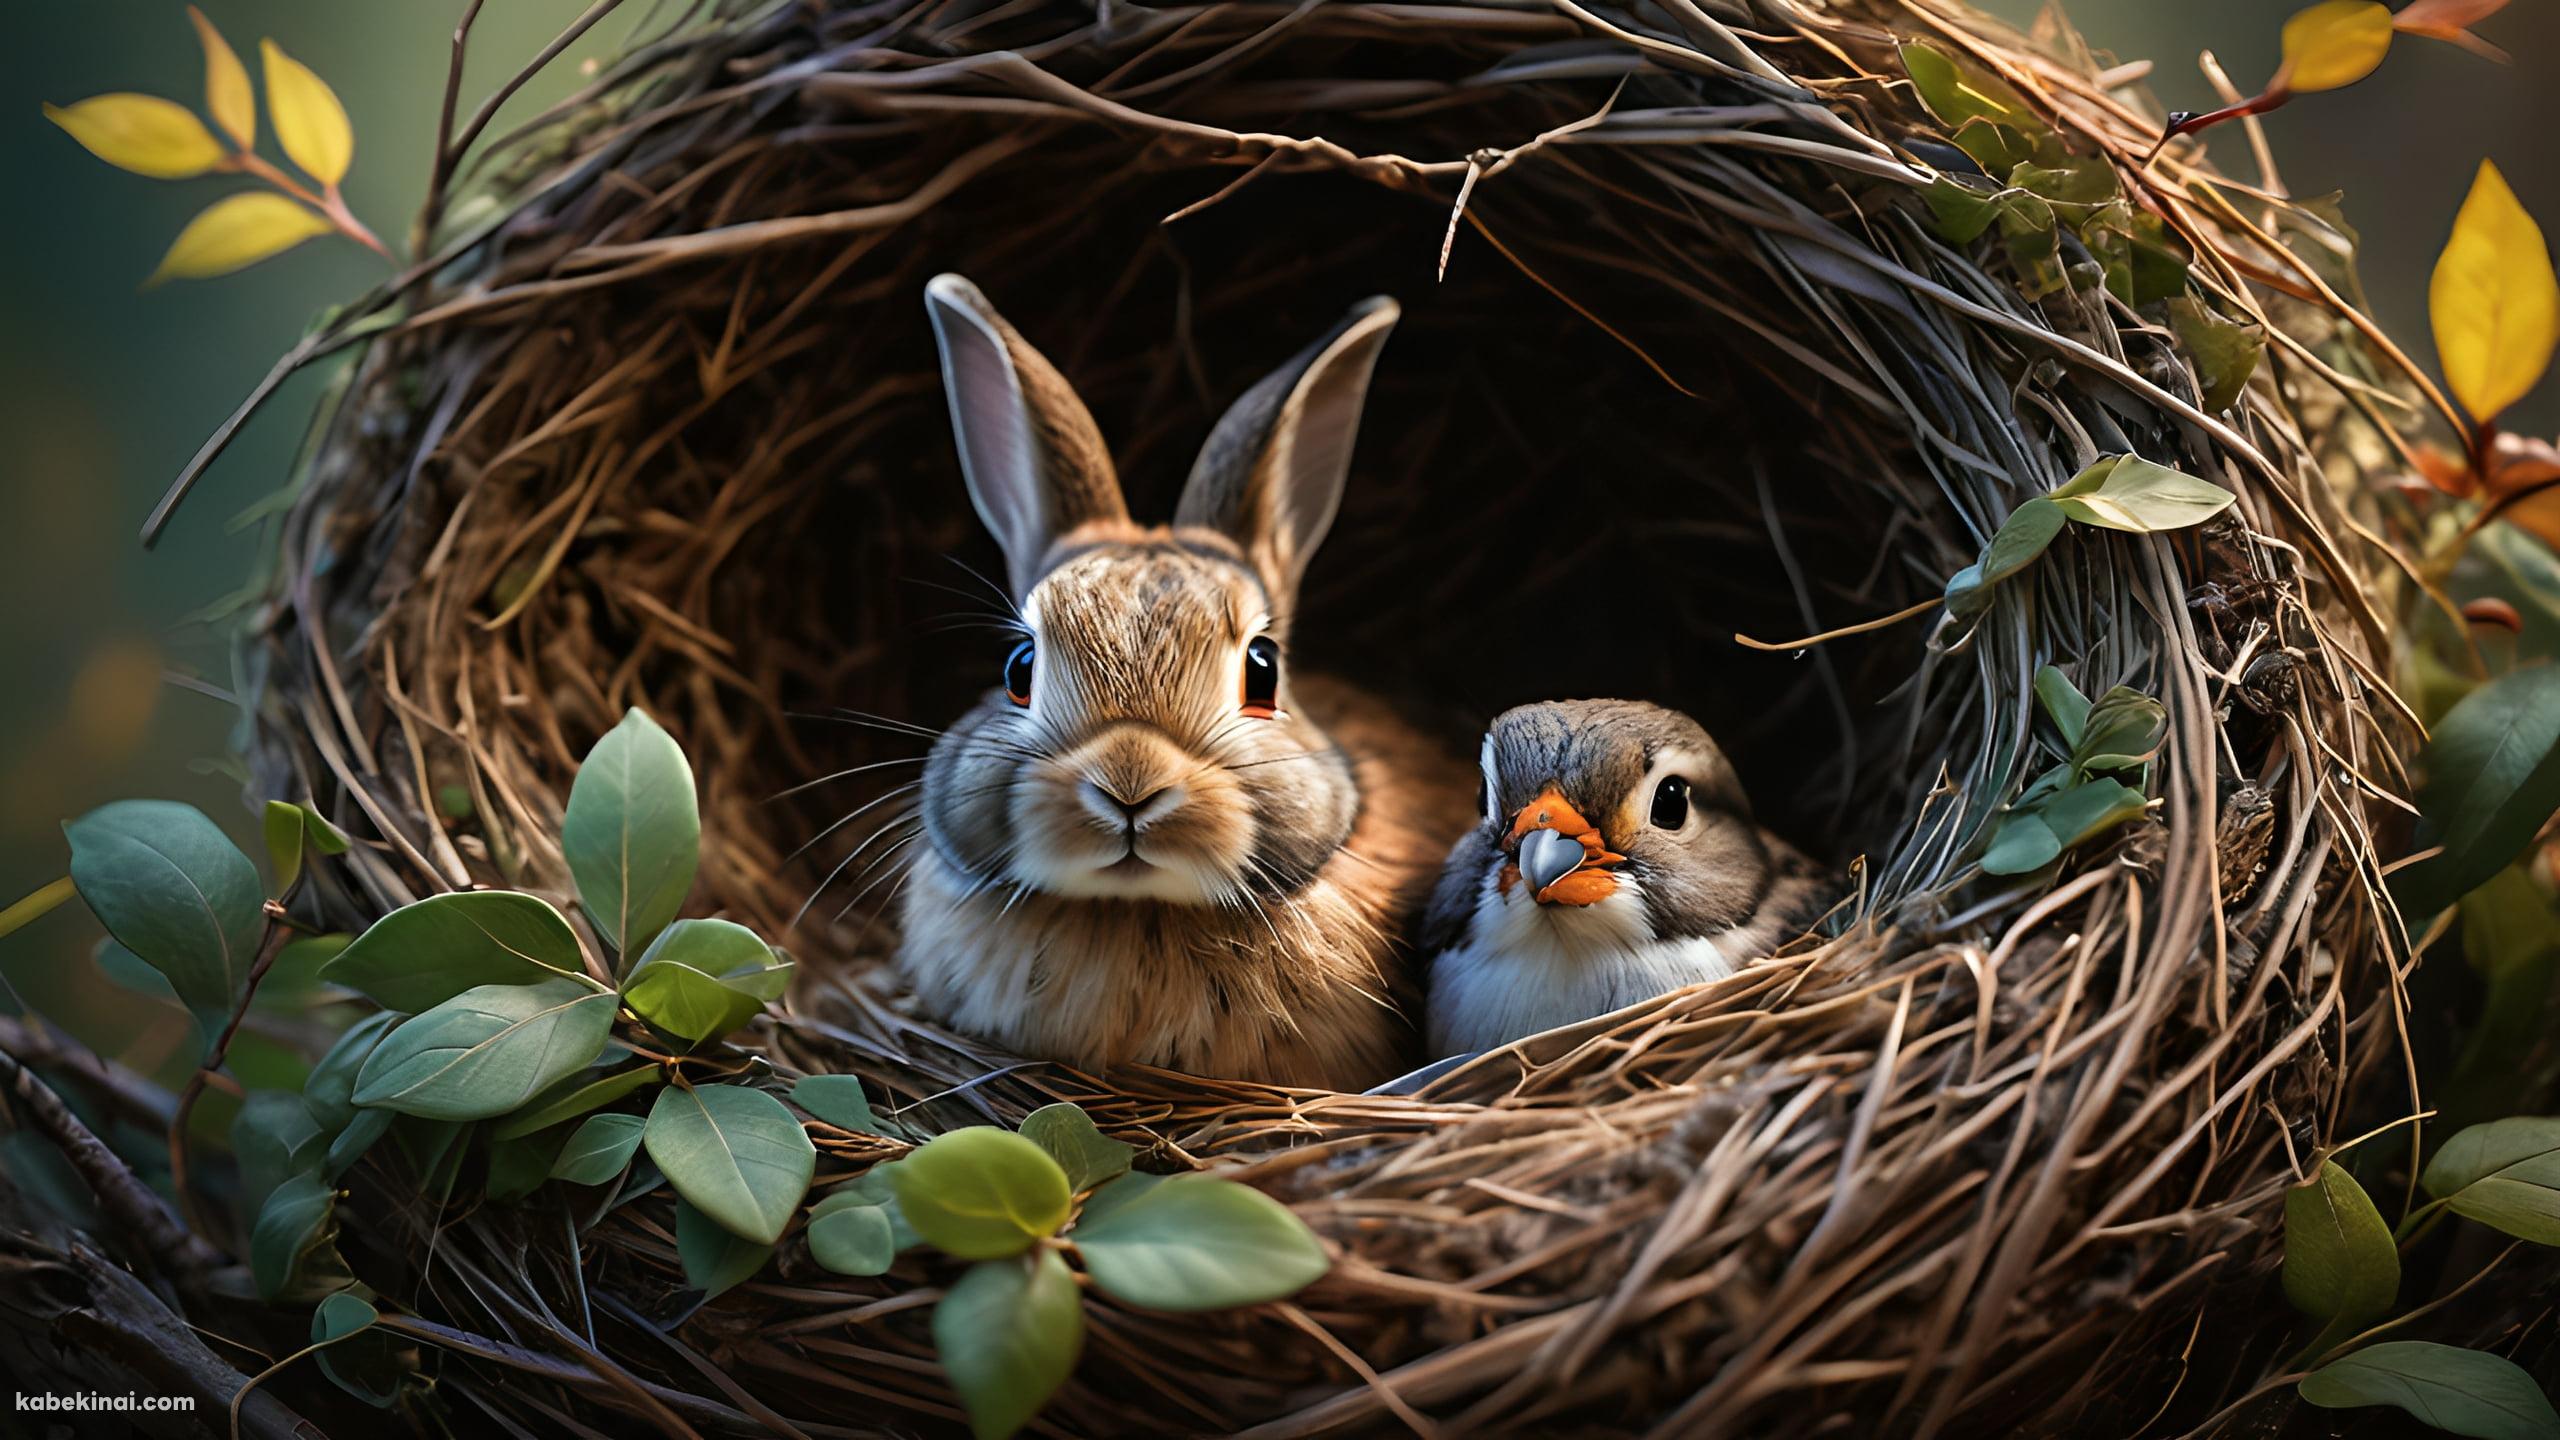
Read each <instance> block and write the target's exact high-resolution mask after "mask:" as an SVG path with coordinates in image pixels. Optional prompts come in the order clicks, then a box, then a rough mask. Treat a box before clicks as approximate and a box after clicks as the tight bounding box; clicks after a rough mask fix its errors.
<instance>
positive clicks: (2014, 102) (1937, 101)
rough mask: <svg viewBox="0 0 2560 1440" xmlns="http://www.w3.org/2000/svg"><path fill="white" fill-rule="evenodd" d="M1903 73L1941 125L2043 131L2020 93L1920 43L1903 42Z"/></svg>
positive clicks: (2042, 123) (2039, 119)
mask: <svg viewBox="0 0 2560 1440" xmlns="http://www.w3.org/2000/svg"><path fill="white" fill-rule="evenodd" d="M1901 51H1902V69H1903V73H1904V74H1907V75H1909V76H1910V77H1911V88H1912V89H1914V90H1917V91H1918V92H1920V103H1921V104H1923V105H1926V106H1928V107H1929V113H1930V114H1932V115H1935V116H1937V117H1938V120H1939V123H1941V124H1944V125H1946V126H1948V127H1950V128H1952V127H1955V126H1959V125H1962V124H1963V123H1964V122H1966V121H1968V120H1989V121H1992V122H1993V123H1995V124H2001V125H2009V126H2014V127H2016V128H2019V129H2023V130H2041V129H2043V128H2045V125H2044V121H2043V119H2042V118H2041V117H2039V116H2038V115H2037V114H2036V112H2034V111H2033V110H2030V109H2028V108H2027V105H2026V102H2025V101H2023V100H2020V99H2019V98H2018V92H2017V91H2015V90H2012V89H2010V88H2009V87H2008V86H2007V85H2005V84H2002V83H2001V82H2000V81H1998V80H1995V79H1992V78H1991V77H1989V76H1987V75H1984V74H1982V73H1980V72H1979V71H1975V70H1972V69H1969V68H1965V67H1960V66H1959V65H1958V64H1957V63H1956V62H1955V60H1954V59H1953V58H1951V57H1949V56H1948V55H1947V54H1946V53H1945V52H1944V51H1941V50H1939V49H1937V48H1936V47H1935V46H1931V45H1925V44H1922V43H1921V42H1919V41H1917V40H1910V41H1905V42H1903V44H1902V46H1901Z"/></svg>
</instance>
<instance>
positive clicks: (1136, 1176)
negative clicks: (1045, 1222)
mask: <svg viewBox="0 0 2560 1440" xmlns="http://www.w3.org/2000/svg"><path fill="white" fill-rule="evenodd" d="M1174 1178H1175V1177H1174V1176H1171V1175H1150V1174H1148V1173H1147V1172H1146V1171H1144V1170H1132V1171H1130V1172H1129V1173H1128V1174H1126V1175H1123V1176H1121V1177H1120V1178H1119V1179H1117V1180H1114V1181H1112V1182H1111V1183H1110V1184H1108V1185H1105V1186H1103V1187H1102V1188H1101V1189H1099V1190H1096V1191H1094V1192H1093V1193H1092V1194H1091V1195H1088V1196H1086V1197H1085V1200H1084V1208H1083V1209H1081V1210H1078V1211H1077V1212H1076V1224H1077V1225H1078V1226H1079V1227H1082V1226H1086V1225H1092V1224H1095V1223H1097V1222H1099V1221H1100V1220H1101V1219H1102V1217H1103V1216H1105V1215H1108V1214H1110V1213H1111V1212H1112V1211H1114V1210H1117V1209H1119V1208H1120V1207H1121V1206H1123V1205H1126V1204H1128V1203H1129V1202H1130V1201H1132V1200H1135V1199H1137V1198H1138V1197H1139V1196H1141V1195H1144V1194H1146V1193H1147V1192H1148V1191H1150V1190H1153V1189H1154V1188H1156V1187H1157V1186H1159V1185H1161V1184H1163V1183H1164V1182H1166V1181H1167V1180H1171V1179H1174Z"/></svg>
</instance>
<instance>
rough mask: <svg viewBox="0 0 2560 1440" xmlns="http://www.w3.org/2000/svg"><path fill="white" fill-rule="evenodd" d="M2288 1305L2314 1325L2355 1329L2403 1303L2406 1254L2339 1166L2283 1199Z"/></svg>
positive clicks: (2327, 1167)
mask: <svg viewBox="0 0 2560 1440" xmlns="http://www.w3.org/2000/svg"><path fill="white" fill-rule="evenodd" d="M2284 1298H2285V1299H2286V1300H2288V1301H2291V1302H2292V1304H2293V1308H2294V1309H2296V1310H2299V1311H2301V1312H2302V1313H2303V1314H2305V1315H2308V1316H2310V1317H2311V1318H2312V1319H2314V1320H2321V1321H2340V1322H2345V1323H2349V1324H2353V1323H2357V1322H2361V1321H2365V1320H2370V1319H2374V1318H2376V1317H2378V1316H2381V1315H2383V1314H2386V1313H2388V1312H2389V1311H2390V1309H2391V1307H2392V1305H2393V1303H2394V1302H2396V1301H2397V1300H2398V1299H2399V1298H2400V1247H2399V1246H2398V1245H2396V1244H2394V1243H2393V1242H2392V1239H2391V1227H2390V1226H2389V1225H2386V1224H2384V1223H2383V1220H2382V1213H2381V1212H2380V1211H2378V1210H2376V1209H2374V1208H2373V1201H2372V1200H2371V1199H2370V1198H2369V1197H2367V1196H2366V1194H2365V1193H2364V1187H2363V1186H2361V1185H2358V1184H2357V1183H2356V1180H2355V1177H2354V1176H2352V1175H2350V1174H2348V1173H2347V1172H2346V1171H2344V1170H2342V1169H2340V1168H2339V1167H2338V1164H2337V1162H2336V1161H2333V1160H2323V1161H2321V1162H2320V1171H2319V1173H2318V1174H2316V1175H2314V1176H2312V1177H2311V1181H2310V1183H2308V1184H2305V1185H2298V1186H2295V1187H2294V1188H2293V1189H2291V1190H2288V1191H2286V1192H2285V1197H2284Z"/></svg>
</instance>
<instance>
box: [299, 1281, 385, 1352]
mask: <svg viewBox="0 0 2560 1440" xmlns="http://www.w3.org/2000/svg"><path fill="white" fill-rule="evenodd" d="M381 1318H382V1316H381V1314H380V1312H378V1311H376V1310H375V1309H374V1308H373V1306H372V1305H370V1304H368V1303H366V1302H365V1301H364V1300H363V1299H362V1298H360V1297H358V1296H355V1295H351V1294H349V1293H347V1292H346V1291H344V1290H341V1291H339V1292H338V1293H336V1294H335V1295H331V1296H329V1297H328V1298H327V1299H325V1300H322V1301H321V1302H320V1308H319V1309H317V1310H314V1311H312V1312H311V1343H312V1344H314V1345H328V1344H333V1343H335V1342H337V1341H340V1340H344V1339H346V1338H347V1337H348V1336H350V1335H353V1334H355V1333H356V1332H357V1331H359V1330H362V1329H363V1328H365V1327H366V1326H368V1325H371V1324H372V1323H373V1322H374V1321H376V1320H379V1319H381Z"/></svg>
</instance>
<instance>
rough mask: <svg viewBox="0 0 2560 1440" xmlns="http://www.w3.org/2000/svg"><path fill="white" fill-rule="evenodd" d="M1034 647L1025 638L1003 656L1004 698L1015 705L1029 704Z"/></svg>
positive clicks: (1026, 705)
mask: <svg viewBox="0 0 2560 1440" xmlns="http://www.w3.org/2000/svg"><path fill="white" fill-rule="evenodd" d="M1035 649H1036V647H1034V646H1033V645H1032V643H1031V642H1030V641H1028V640H1025V641H1023V642H1022V643H1021V644H1019V645H1016V646H1014V647H1013V653H1012V654H1010V655H1007V656H1006V657H1004V698H1006V699H1007V700H1010V701H1012V702H1013V703H1014V704H1016V705H1021V706H1025V707H1028V706H1029V705H1030V704H1031V659H1032V655H1033V653H1034V651H1035Z"/></svg>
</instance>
